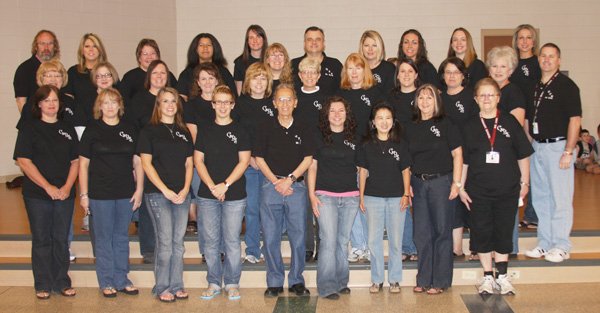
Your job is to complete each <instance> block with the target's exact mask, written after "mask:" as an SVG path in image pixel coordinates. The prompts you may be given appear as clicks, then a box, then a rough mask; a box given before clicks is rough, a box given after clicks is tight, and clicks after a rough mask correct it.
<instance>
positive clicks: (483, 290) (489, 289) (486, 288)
mask: <svg viewBox="0 0 600 313" xmlns="http://www.w3.org/2000/svg"><path fill="white" fill-rule="evenodd" d="M495 286H496V282H495V281H494V277H493V276H491V275H486V276H484V277H483V279H482V280H481V283H480V284H479V286H478V287H477V291H478V292H479V294H480V295H491V294H494V289H495V288H494V287H495Z"/></svg>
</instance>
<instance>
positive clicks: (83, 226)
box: [81, 215, 90, 231]
mask: <svg viewBox="0 0 600 313" xmlns="http://www.w3.org/2000/svg"><path fill="white" fill-rule="evenodd" d="M81 230H83V231H90V216H89V215H86V216H84V217H83V220H82V221H81Z"/></svg>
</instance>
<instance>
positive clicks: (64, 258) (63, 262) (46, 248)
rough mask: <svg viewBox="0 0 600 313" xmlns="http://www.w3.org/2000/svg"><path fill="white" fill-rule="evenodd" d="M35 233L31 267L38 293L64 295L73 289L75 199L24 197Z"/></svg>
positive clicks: (32, 230) (32, 229)
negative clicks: (71, 236) (71, 229)
mask: <svg viewBox="0 0 600 313" xmlns="http://www.w3.org/2000/svg"><path fill="white" fill-rule="evenodd" d="M23 200H24V201H25V209H26V210H27V217H28V219H29V228H30V230H31V268H32V270H33V279H34V287H35V290H46V291H55V292H60V291H61V290H63V289H64V288H67V287H71V278H69V275H68V273H67V272H68V271H69V244H68V239H67V238H68V235H69V226H70V225H71V220H72V218H73V209H74V204H75V202H74V200H73V199H67V200H63V201H53V200H44V199H36V198H29V197H24V198H23Z"/></svg>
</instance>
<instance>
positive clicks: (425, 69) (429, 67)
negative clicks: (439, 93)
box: [417, 60, 442, 89]
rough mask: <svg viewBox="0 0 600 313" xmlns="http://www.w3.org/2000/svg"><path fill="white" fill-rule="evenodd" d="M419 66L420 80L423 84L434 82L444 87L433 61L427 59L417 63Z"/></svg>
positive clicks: (433, 83)
mask: <svg viewBox="0 0 600 313" xmlns="http://www.w3.org/2000/svg"><path fill="white" fill-rule="evenodd" d="M417 68H418V69H419V81H420V82H421V84H432V85H434V86H436V87H437V88H438V89H442V82H440V77H439V76H438V73H437V71H436V69H435V67H433V64H431V62H429V61H427V60H426V61H423V62H421V63H419V64H417Z"/></svg>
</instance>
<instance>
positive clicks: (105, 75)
mask: <svg viewBox="0 0 600 313" xmlns="http://www.w3.org/2000/svg"><path fill="white" fill-rule="evenodd" d="M102 78H112V74H111V73H106V74H96V79H102Z"/></svg>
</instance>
